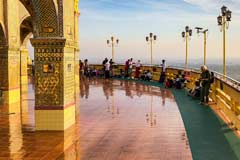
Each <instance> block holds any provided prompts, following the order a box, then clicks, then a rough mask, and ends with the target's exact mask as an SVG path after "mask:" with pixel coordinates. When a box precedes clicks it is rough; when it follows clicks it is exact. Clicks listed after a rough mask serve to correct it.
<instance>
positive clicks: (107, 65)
mask: <svg viewBox="0 0 240 160" xmlns="http://www.w3.org/2000/svg"><path fill="white" fill-rule="evenodd" d="M105 78H106V79H109V78H110V63H109V61H108V60H107V62H106V63H105Z"/></svg>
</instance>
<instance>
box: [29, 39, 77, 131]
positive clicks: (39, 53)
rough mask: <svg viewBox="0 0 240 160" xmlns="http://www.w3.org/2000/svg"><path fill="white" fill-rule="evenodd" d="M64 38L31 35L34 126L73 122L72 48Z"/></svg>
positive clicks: (53, 127)
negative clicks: (34, 36)
mask: <svg viewBox="0 0 240 160" xmlns="http://www.w3.org/2000/svg"><path fill="white" fill-rule="evenodd" d="M65 41H66V40H65V39H64V38H36V39H31V43H32V45H33V46H34V53H35V55H34V57H35V58H34V60H35V124H36V130H65V129H66V128H68V127H69V126H71V125H72V124H74V123H75V99H74V87H75V86H74V68H73V67H74V48H69V47H66V46H65Z"/></svg>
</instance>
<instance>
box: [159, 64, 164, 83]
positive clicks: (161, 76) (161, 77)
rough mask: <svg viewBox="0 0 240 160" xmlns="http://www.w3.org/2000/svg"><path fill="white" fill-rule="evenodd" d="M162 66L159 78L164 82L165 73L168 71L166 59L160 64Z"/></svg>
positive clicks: (160, 81)
mask: <svg viewBox="0 0 240 160" xmlns="http://www.w3.org/2000/svg"><path fill="white" fill-rule="evenodd" d="M160 66H161V67H162V73H161V75H160V78H159V83H163V82H164V81H165V73H166V64H165V60H164V59H163V60H162V64H161V65H160Z"/></svg>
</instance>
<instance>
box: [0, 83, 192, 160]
mask: <svg viewBox="0 0 240 160" xmlns="http://www.w3.org/2000/svg"><path fill="white" fill-rule="evenodd" d="M26 88H27V89H25V90H28V91H25V92H24V93H23V94H22V101H21V103H20V104H19V106H18V104H16V107H20V108H21V112H20V113H19V114H17V113H11V114H7V113H6V112H5V109H6V108H7V107H9V106H0V160H7V159H24V160H25V159H26V160H28V159H29V160H33V159H34V160H35V159H41V160H45V159H46V160H51V159H53V160H54V159H57V160H62V159H67V160H88V159H89V160H181V159H182V160H188V159H192V155H191V151H190V148H189V144H188V139H187V135H186V131H185V128H184V125H183V121H182V118H181V115H180V112H179V110H178V107H177V104H176V102H175V100H174V97H173V95H172V94H171V93H170V92H169V91H168V90H163V89H160V88H158V87H151V86H145V85H142V84H138V83H135V82H127V81H118V80H113V81H111V80H101V79H92V80H82V82H81V85H80V90H81V92H80V102H81V104H80V107H78V108H77V112H78V113H79V114H78V116H77V117H76V118H77V123H76V125H74V126H72V127H71V128H69V129H67V130H66V131H65V132H46V131H35V130H34V88H33V85H32V83H31V82H30V83H29V85H28V86H27V87H26Z"/></svg>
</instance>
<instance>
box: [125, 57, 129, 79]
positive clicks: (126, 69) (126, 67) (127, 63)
mask: <svg viewBox="0 0 240 160" xmlns="http://www.w3.org/2000/svg"><path fill="white" fill-rule="evenodd" d="M129 61H130V60H129V59H127V61H126V62H125V78H127V77H128V68H129Z"/></svg>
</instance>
